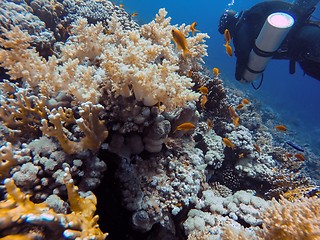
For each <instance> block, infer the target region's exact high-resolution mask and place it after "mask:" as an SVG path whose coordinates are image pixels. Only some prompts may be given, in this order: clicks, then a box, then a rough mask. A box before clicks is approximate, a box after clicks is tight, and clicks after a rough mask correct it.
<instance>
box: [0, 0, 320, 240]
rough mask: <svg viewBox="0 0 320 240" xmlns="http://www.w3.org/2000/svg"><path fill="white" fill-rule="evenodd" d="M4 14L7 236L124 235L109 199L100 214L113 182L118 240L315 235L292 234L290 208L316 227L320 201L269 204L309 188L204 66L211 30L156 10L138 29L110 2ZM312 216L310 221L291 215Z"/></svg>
mask: <svg viewBox="0 0 320 240" xmlns="http://www.w3.org/2000/svg"><path fill="white" fill-rule="evenodd" d="M0 7H1V8H0V25H1V27H2V28H1V29H0V34H1V35H0V76H1V79H0V93H1V94H0V120H1V121H0V158H1V159H0V180H1V184H3V189H5V190H6V192H7V194H6V195H5V196H1V197H2V198H3V201H1V202H0V223H1V224H0V230H1V233H0V237H1V238H2V239H9V238H10V237H11V239H13V238H15V239H19V238H20V239H21V238H39V239H62V238H67V239H105V238H106V234H103V232H109V233H110V236H111V237H113V238H114V239H116V238H117V237H118V239H123V238H124V237H121V236H112V235H113V234H114V229H112V228H110V226H109V221H113V218H114V219H116V218H117V217H119V216H118V215H121V214H118V212H115V213H113V215H111V216H110V215H108V214H109V212H108V214H106V213H105V212H104V210H105V209H112V208H113V206H112V205H109V204H110V203H109V202H108V201H106V202H102V203H99V204H100V205H99V206H100V208H101V209H99V208H98V209H96V204H97V198H98V201H99V197H101V196H103V195H105V194H106V192H107V191H108V190H109V189H107V188H108V186H112V192H111V194H108V198H112V200H113V202H117V203H119V205H121V210H123V211H126V214H127V215H126V218H125V219H124V221H123V222H121V227H122V226H127V227H123V229H121V232H123V234H124V235H126V237H127V236H129V234H127V233H128V232H130V231H131V233H133V234H132V236H141V238H139V237H137V238H139V239H144V238H146V237H149V238H150V239H174V238H175V239H177V238H178V239H224V238H225V239H230V238H232V239H234V236H235V235H237V234H238V235H239V239H260V238H262V237H266V238H267V236H274V235H276V234H277V233H279V234H280V233H281V236H283V237H287V236H290V234H291V233H293V234H297V236H299V237H300V236H301V238H302V237H310V239H312V237H313V238H314V239H316V238H317V237H318V235H317V234H318V233H317V232H316V231H313V230H312V229H311V227H310V225H306V226H307V227H306V228H305V229H304V230H305V231H304V230H301V231H300V234H302V233H303V232H304V233H305V235H303V236H302V235H299V233H296V232H294V231H293V232H291V233H289V232H287V230H286V229H288V228H287V226H286V224H291V225H290V226H293V225H294V223H293V221H294V220H293V219H290V218H288V220H287V223H286V222H285V220H286V219H285V217H284V216H286V215H288V214H291V213H292V212H294V213H297V214H299V217H300V218H301V221H300V222H306V221H307V219H308V218H312V220H310V222H313V223H314V222H315V221H316V220H317V221H318V218H319V211H318V209H317V208H316V204H318V202H317V200H315V199H312V200H311V199H309V200H300V201H298V202H295V205H293V204H291V203H290V204H289V203H288V202H287V200H284V199H282V200H280V203H277V202H276V200H272V201H271V198H272V197H275V198H276V199H280V198H281V197H280V196H282V195H283V196H284V197H285V198H287V199H289V200H290V201H294V200H296V199H301V198H303V197H312V196H317V195H318V187H317V186H316V184H314V183H313V182H312V180H311V179H310V178H309V177H308V176H307V175H306V171H305V170H304V169H305V165H306V164H305V163H304V161H301V160H299V159H298V158H297V157H292V156H290V155H288V151H287V149H286V148H285V147H283V146H281V145H280V144H279V142H280V140H279V139H281V137H282V136H281V135H280V133H276V134H274V133H271V132H270V131H269V129H268V127H269V128H270V126H269V125H270V124H271V123H270V120H268V121H266V122H264V118H263V117H262V115H261V113H260V112H259V111H258V109H256V106H257V105H256V102H254V101H252V102H247V103H246V104H242V100H243V98H244V97H246V96H244V94H243V93H242V92H240V91H237V90H234V89H230V88H227V87H225V86H224V84H223V79H221V78H220V76H212V75H211V73H210V72H209V71H208V70H207V69H206V68H205V66H204V60H203V58H204V57H205V56H207V50H206V49H207V45H206V44H205V41H206V39H207V38H208V37H209V36H208V35H207V34H206V33H201V32H196V34H194V35H193V34H191V31H192V29H191V25H188V24H181V25H172V24H171V18H170V17H168V16H167V12H166V10H165V9H160V10H159V12H158V14H156V16H155V19H154V20H153V21H151V22H150V23H147V24H144V25H141V26H139V25H138V24H137V23H136V22H135V21H133V20H132V17H131V16H130V14H128V13H127V12H126V11H125V10H124V9H123V8H122V7H120V6H116V5H115V4H113V3H112V2H110V1H107V0H101V1H100V0H99V1H94V0H84V1H77V0H64V1H56V0H50V1H49V0H34V1H23V0H18V1H13V2H12V1H9V0H6V1H2V2H1V3H0ZM173 30H175V31H180V32H181V34H182V35H183V36H184V37H185V38H186V44H187V48H188V49H189V51H190V54H188V55H187V56H184V55H183V52H182V51H181V50H180V49H178V48H176V47H175V45H174V42H173V40H172V31H173ZM200 89H206V91H204V92H201V90H200ZM241 104H242V105H241ZM184 123H188V124H189V125H191V126H192V128H191V129H188V128H181V125H183V124H184ZM308 154H309V156H310V155H311V153H308ZM109 167H111V169H109ZM106 182H107V183H106ZM75 185H76V186H78V187H75ZM97 187H99V189H101V191H97V192H95V194H96V196H97V197H96V196H95V195H94V194H93V193H92V192H91V191H95V189H96V188H97ZM108 193H110V192H108ZM109 195H110V196H109ZM120 203H121V204H120ZM101 206H102V207H101ZM285 206H287V207H285ZM293 206H297V209H294V207H293ZM307 207H310V208H311V209H314V212H313V213H311V212H310V211H307V210H306V211H305V214H303V213H300V212H299V211H300V210H304V209H305V208H307ZM96 210H97V211H98V213H99V215H100V216H101V215H102V216H103V219H102V220H101V221H100V222H99V226H100V228H101V230H100V229H99V226H98V224H97V223H98V217H97V215H94V214H95V211H96ZM115 211H116V210H115ZM307 215H308V216H307ZM273 217H274V218H275V220H274V221H273V220H271V219H272V218H273ZM300 218H299V219H300ZM106 219H107V220H106ZM272 224H275V225H272ZM295 224H297V223H295ZM315 224H316V223H315ZM270 227H271V228H270ZM299 228H301V226H300V225H297V229H299ZM273 230H274V232H273ZM296 231H298V230H296ZM118 234H120V233H118ZM139 234H140V235H139ZM142 236H143V237H144V238H143V237H142ZM232 236H233V237H232ZM271 238H272V237H270V238H269V239H271ZM288 238H289V239H290V237H288Z"/></svg>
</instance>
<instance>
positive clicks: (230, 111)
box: [229, 106, 238, 119]
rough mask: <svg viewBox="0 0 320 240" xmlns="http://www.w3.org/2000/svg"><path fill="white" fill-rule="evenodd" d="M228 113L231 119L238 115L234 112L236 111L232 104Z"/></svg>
mask: <svg viewBox="0 0 320 240" xmlns="http://www.w3.org/2000/svg"><path fill="white" fill-rule="evenodd" d="M229 114H230V116H231V118H232V119H234V118H237V117H238V114H237V113H236V111H235V110H234V108H233V107H232V106H230V107H229Z"/></svg>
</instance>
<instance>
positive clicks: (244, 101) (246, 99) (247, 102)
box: [241, 98, 250, 104]
mask: <svg viewBox="0 0 320 240" xmlns="http://www.w3.org/2000/svg"><path fill="white" fill-rule="evenodd" d="M241 102H242V103H243V104H249V103H250V100H249V99H248V98H244V99H242V100H241Z"/></svg>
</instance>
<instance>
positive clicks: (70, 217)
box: [0, 169, 107, 240]
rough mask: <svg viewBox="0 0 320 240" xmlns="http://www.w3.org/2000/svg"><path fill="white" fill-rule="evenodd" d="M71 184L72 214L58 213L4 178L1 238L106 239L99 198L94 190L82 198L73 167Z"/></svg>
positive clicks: (0, 217)
mask: <svg viewBox="0 0 320 240" xmlns="http://www.w3.org/2000/svg"><path fill="white" fill-rule="evenodd" d="M65 183H66V186H67V191H68V197H69V202H70V207H71V211H72V212H71V213H69V214H61V213H55V212H54V211H53V210H52V209H50V208H49V207H48V206H47V204H46V203H33V202H32V201H31V200H30V199H29V196H28V195H26V194H24V193H23V192H21V190H20V189H19V188H18V187H17V186H16V185H15V184H14V181H13V180H12V179H6V180H5V181H4V184H5V188H6V190H7V195H6V200H4V201H1V202H0V232H1V235H0V237H4V239H21V237H25V238H24V239H31V238H32V237H33V238H34V237H36V236H42V238H44V239H49V238H50V239H55V238H57V239H60V238H62V237H63V236H64V237H67V238H68V239H96V240H103V239H105V238H106V236H107V234H104V233H102V232H101V230H100V229H99V225H98V224H97V221H98V219H99V217H98V216H97V215H96V216H94V213H95V210H96V203H97V200H96V197H95V196H94V195H93V194H92V193H90V194H89V195H88V196H86V197H81V196H80V195H79V193H78V189H77V188H76V187H75V186H74V185H73V180H72V179H71V175H70V173H69V170H68V169H66V174H65Z"/></svg>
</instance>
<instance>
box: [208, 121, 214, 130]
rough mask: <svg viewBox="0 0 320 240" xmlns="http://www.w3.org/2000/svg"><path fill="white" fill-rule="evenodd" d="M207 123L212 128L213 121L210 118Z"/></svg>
mask: <svg viewBox="0 0 320 240" xmlns="http://www.w3.org/2000/svg"><path fill="white" fill-rule="evenodd" d="M207 125H208V129H212V127H213V123H212V121H211V120H210V119H209V118H208V119H207Z"/></svg>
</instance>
